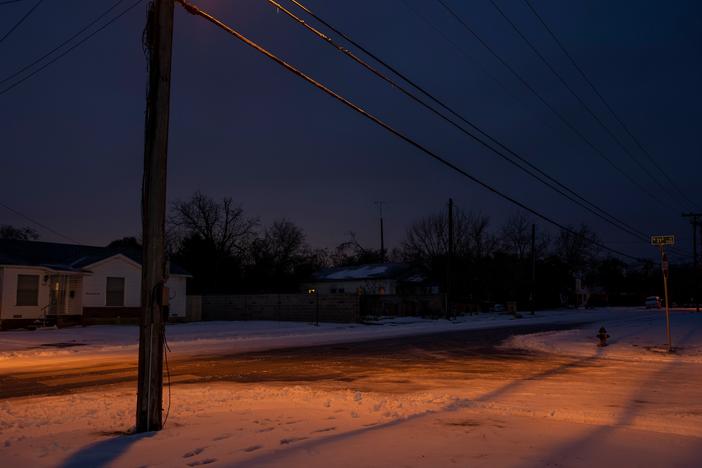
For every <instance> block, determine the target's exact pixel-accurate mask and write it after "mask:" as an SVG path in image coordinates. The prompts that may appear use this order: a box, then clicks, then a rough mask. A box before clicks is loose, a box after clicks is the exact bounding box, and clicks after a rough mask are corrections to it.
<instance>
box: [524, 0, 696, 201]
mask: <svg viewBox="0 0 702 468" xmlns="http://www.w3.org/2000/svg"><path fill="white" fill-rule="evenodd" d="M524 3H525V4H526V5H527V7H529V10H531V12H532V13H533V14H534V16H536V18H537V19H538V20H539V22H540V23H541V24H542V25H543V27H544V29H546V31H547V32H548V33H549V35H550V36H551V37H552V38H553V40H554V41H555V43H556V44H557V45H558V47H559V48H560V49H561V51H562V52H563V53H564V54H565V56H566V57H568V60H570V63H571V64H572V65H573V67H574V68H575V69H576V70H577V71H578V73H579V74H580V76H581V77H582V78H583V79H584V80H585V82H586V83H587V84H588V86H590V88H591V89H592V91H593V92H594V93H595V94H596V95H597V97H598V98H599V99H600V101H602V103H603V104H604V105H605V107H606V108H607V110H608V111H609V112H610V113H611V114H612V116H614V119H615V120H616V121H617V122H618V123H619V125H621V126H622V128H623V129H624V131H625V132H626V134H627V135H629V137H630V138H631V139H632V140H633V141H634V143H635V144H636V146H637V147H638V148H639V149H640V150H641V152H642V153H643V154H644V155H645V156H646V157H647V158H648V160H649V161H651V163H652V164H653V166H654V167H655V168H656V169H657V170H658V172H660V173H661V174H662V175H663V176H664V177H665V178H666V180H667V181H668V183H669V184H670V185H671V186H672V187H673V188H674V189H675V190H677V191H678V193H679V194H680V195H681V196H682V197H683V198H684V199H685V200H687V201H688V203H690V204H691V205H692V206H698V203H695V202H694V201H693V200H692V199H691V198H690V197H688V196H687V194H685V192H683V191H682V190H681V189H680V187H679V186H678V185H677V184H676V183H675V182H674V181H673V179H672V178H671V177H670V176H669V175H668V173H667V172H666V171H665V170H664V169H663V168H662V167H661V166H660V165H659V164H658V162H657V161H656V158H654V157H653V156H652V155H651V154H650V153H649V152H648V151H647V150H646V148H645V147H644V146H643V144H641V142H640V141H639V139H638V138H636V136H635V135H634V134H633V132H631V131H630V130H629V126H628V125H626V124H625V123H624V121H623V120H622V119H621V118H620V117H619V115H618V114H617V112H615V111H614V108H613V107H612V106H611V105H610V104H609V102H608V101H607V100H606V99H605V98H604V96H603V95H602V93H600V91H599V90H598V89H597V87H596V86H595V84H594V83H593V82H592V80H591V79H590V78H589V77H588V76H587V74H586V73H585V71H584V70H583V69H582V67H580V65H578V62H577V61H576V60H575V58H574V57H573V55H572V54H571V53H570V52H569V51H568V49H566V47H565V45H564V44H563V42H562V41H561V40H560V39H559V38H558V36H557V35H556V33H555V32H554V31H553V30H552V29H551V28H550V27H549V26H548V24H547V23H546V21H545V20H544V19H543V18H542V17H541V15H539V13H538V11H536V8H534V5H532V4H531V2H530V1H529V0H524Z"/></svg>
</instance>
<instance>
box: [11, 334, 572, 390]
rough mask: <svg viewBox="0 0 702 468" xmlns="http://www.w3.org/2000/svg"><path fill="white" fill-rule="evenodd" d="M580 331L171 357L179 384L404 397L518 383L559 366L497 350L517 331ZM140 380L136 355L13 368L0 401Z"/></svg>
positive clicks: (436, 336) (438, 336)
mask: <svg viewBox="0 0 702 468" xmlns="http://www.w3.org/2000/svg"><path fill="white" fill-rule="evenodd" d="M574 326H576V325H572V324H570V325H525V326H519V327H501V328H492V329H485V330H467V331H458V332H444V333H436V334H431V335H419V336H409V337H400V338H389V339H380V340H373V341H365V342H359V343H344V344H338V345H327V346H313V347H304V348H290V349H278V350H273V351H265V352H254V353H245V354H214V355H198V356H172V355H171V357H170V359H169V361H168V369H169V373H170V381H171V382H172V384H174V385H177V384H182V383H195V382H212V381H233V382H242V383H264V382H265V383H269V384H275V383H280V384H291V383H305V384H310V383H314V384H315V385H323V386H324V387H325V388H332V389H333V388H353V389H356V390H361V391H371V390H373V391H387V392H403V393H404V392H408V391H414V390H419V389H424V388H432V387H441V386H443V385H450V382H451V381H452V380H455V379H461V380H464V379H466V378H467V379H479V378H484V377H486V376H488V377H489V376H492V375H497V374H500V375H505V374H504V371H505V369H507V368H509V369H511V371H510V375H509V376H508V377H511V378H514V377H519V376H520V375H522V374H524V375H527V374H531V373H533V372H535V371H537V372H538V371H539V369H541V368H549V367H552V366H553V365H554V362H553V358H549V359H544V358H537V357H535V356H533V355H530V354H525V353H517V352H509V351H504V350H498V349H496V346H497V345H499V344H500V343H501V342H502V341H503V340H504V339H506V338H508V337H509V336H511V335H514V334H523V333H534V332H537V331H546V330H558V329H565V328H573V327H574ZM539 363H541V364H539ZM520 364H522V365H520ZM512 372H516V374H512ZM136 376H137V361H136V356H134V357H133V358H131V359H126V360H125V358H124V356H118V357H114V358H108V359H104V358H101V359H99V360H95V361H94V362H93V361H92V360H90V359H87V360H84V361H78V362H74V361H71V362H70V363H50V364H41V365H37V366H31V367H28V368H13V369H11V370H5V371H0V399H6V398H13V397H23V396H39V395H56V394H63V393H69V392H80V391H85V390H94V389H95V388H98V387H105V386H114V385H128V384H132V383H135V382H136ZM165 381H166V382H167V381H168V376H167V377H166V378H165Z"/></svg>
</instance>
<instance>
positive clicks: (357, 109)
mask: <svg viewBox="0 0 702 468" xmlns="http://www.w3.org/2000/svg"><path fill="white" fill-rule="evenodd" d="M178 3H180V4H181V5H182V6H183V7H184V8H185V9H186V10H187V11H188V12H189V13H191V14H193V15H196V16H200V17H202V18H204V19H206V20H207V21H209V22H211V23H213V24H214V25H216V26H217V27H219V28H221V29H223V30H224V31H226V32H228V33H229V34H231V35H232V36H234V37H236V38H237V39H238V40H240V41H242V42H243V43H245V44H246V45H248V46H249V47H251V48H253V49H255V50H256V51H258V52H259V53H261V54H263V55H265V56H266V57H267V58H269V59H270V60H272V61H274V62H275V63H277V64H278V65H280V66H282V67H283V68H285V69H286V70H287V71H289V72H291V73H293V74H294V75H296V76H297V77H299V78H301V79H303V80H305V81H307V82H308V83H309V84H311V85H313V86H314V87H316V88H317V89H319V90H321V91H322V92H324V93H326V94H328V95H329V96H331V97H333V98H334V99H336V100H337V101H339V102H341V103H342V104H344V105H345V106H346V107H348V108H350V109H352V110H353V111H355V112H357V113H359V114H361V115H362V116H363V117H365V118H367V119H368V120H370V121H372V122H373V123H375V124H376V125H378V126H379V127H381V128H383V129H385V130H386V131H388V132H389V133H391V134H393V135H395V136H396V137H398V138H400V139H401V140H403V141H405V142H406V143H408V144H410V145H411V146H413V147H414V148H416V149H418V150H420V151H421V152H423V153H425V154H426V155H427V156H429V157H431V158H432V159H434V160H436V161H438V162H440V163H441V164H443V165H444V166H446V167H448V168H450V169H452V170H454V171H455V172H458V173H459V174H461V175H463V176H464V177H466V178H468V179H470V180H472V181H473V182H475V183H477V184H478V185H480V186H481V187H483V188H485V189H486V190H489V191H490V192H492V193H494V194H496V195H498V196H500V197H501V198H503V199H505V200H507V201H509V202H511V203H512V204H514V205H516V206H518V207H520V208H522V209H524V210H526V211H528V212H529V213H532V214H533V215H535V216H537V217H539V218H541V219H543V220H544V221H546V222H548V223H550V224H553V225H554V226H557V227H558V228H560V229H562V230H564V231H566V232H569V233H571V234H574V235H579V234H578V233H576V232H575V231H573V230H572V229H571V228H569V227H567V226H565V225H563V224H561V223H559V222H558V221H555V220H553V219H551V218H550V217H548V216H546V215H544V214H542V213H540V212H539V211H537V210H535V209H533V208H530V207H529V206H527V205H525V204H524V203H522V202H520V201H518V200H516V199H515V198H512V197H511V196H510V195H507V194H505V193H503V192H501V191H500V190H498V189H496V188H494V187H492V186H491V185H489V184H487V183H486V182H483V181H482V180H480V179H479V178H477V177H475V176H473V175H472V174H470V173H468V172H467V171H465V170H463V169H461V168H460V167H458V166H456V165H455V164H453V163H452V162H450V161H448V160H447V159H445V158H443V157H442V156H440V155H439V154H437V153H435V152H433V151H432V150H430V149H428V148H426V147H425V146H423V145H422V144H421V143H418V142H416V141H415V140H413V139H412V138H410V137H409V136H407V135H405V134H404V133H402V132H400V131H399V130H396V129H395V128H393V127H392V126H390V125H389V124H387V123H385V122H384V121H383V120H381V119H379V118H378V117H375V116H374V115H372V114H370V113H369V112H367V111H365V110H364V109H362V108H361V107H359V106H358V105H356V104H354V103H353V102H351V101H349V100H348V99H346V98H344V97H343V96H341V95H339V94H337V93H336V92H334V91H332V90H331V89H329V88H328V87H326V86H325V85H323V84H322V83H320V82H318V81H316V80H315V79H313V78H311V77H310V76H308V75H307V74H305V73H304V72H302V71H300V70H299V69H297V68H295V67H294V66H292V65H290V64H289V63H287V62H286V61H284V60H283V59H281V58H279V57H278V56H276V55H274V54H273V53H272V52H270V51H268V50H267V49H265V48H263V47H262V46H260V45H258V44H257V43H255V42H253V41H252V40H250V39H248V38H247V37H246V36H244V35H243V34H241V33H239V32H238V31H236V30H234V29H233V28H231V27H230V26H227V25H226V24H224V23H223V22H221V21H220V20H218V19H217V18H215V17H214V16H212V15H210V14H209V13H206V12H205V11H203V10H201V9H200V8H199V7H197V6H195V5H192V4H190V3H188V2H186V1H185V0H178ZM590 241H591V242H592V244H593V245H596V246H598V247H600V248H603V249H605V250H607V251H610V252H612V253H615V254H617V255H621V256H623V257H627V258H630V259H633V260H637V261H638V260H641V259H640V258H638V257H634V256H632V255H629V254H626V253H624V252H620V251H618V250H616V249H612V248H611V247H608V246H606V245H604V244H602V243H600V242H597V241H594V240H590Z"/></svg>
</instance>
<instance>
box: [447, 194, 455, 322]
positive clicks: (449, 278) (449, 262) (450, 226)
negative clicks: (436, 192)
mask: <svg viewBox="0 0 702 468" xmlns="http://www.w3.org/2000/svg"><path fill="white" fill-rule="evenodd" d="M453 243H454V242H453V198H449V201H448V256H447V259H446V317H447V318H451V316H452V314H451V283H452V282H453V271H452V268H453Z"/></svg>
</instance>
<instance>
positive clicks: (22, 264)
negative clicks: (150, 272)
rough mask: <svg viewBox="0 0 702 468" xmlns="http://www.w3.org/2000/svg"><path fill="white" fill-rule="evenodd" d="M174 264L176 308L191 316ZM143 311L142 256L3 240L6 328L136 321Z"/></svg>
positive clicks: (0, 315)
mask: <svg viewBox="0 0 702 468" xmlns="http://www.w3.org/2000/svg"><path fill="white" fill-rule="evenodd" d="M189 276H190V275H189V274H188V273H187V272H186V271H185V270H183V269H182V268H179V267H178V266H177V265H174V264H171V265H170V277H169V279H168V282H167V284H166V286H167V287H168V288H169V298H170V310H169V315H170V317H171V318H173V319H178V318H184V317H185V307H186V297H185V294H186V292H185V286H186V279H187V278H188V277H189ZM140 312H141V252H140V251H139V250H138V249H133V248H109V247H94V246H87V245H72V244H58V243H51V242H33V241H19V240H0V329H8V328H17V327H25V326H29V325H32V324H34V323H35V322H36V321H37V320H46V321H48V322H50V323H56V324H59V325H62V324H72V323H84V322H85V321H88V322H93V323H95V322H110V321H115V320H117V319H119V320H125V321H131V322H136V321H137V320H138V318H139V316H140Z"/></svg>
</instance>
